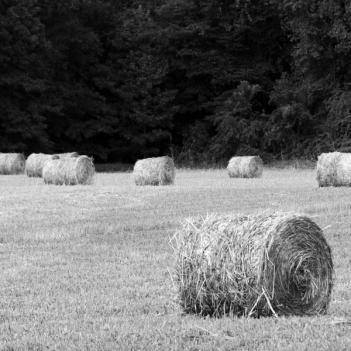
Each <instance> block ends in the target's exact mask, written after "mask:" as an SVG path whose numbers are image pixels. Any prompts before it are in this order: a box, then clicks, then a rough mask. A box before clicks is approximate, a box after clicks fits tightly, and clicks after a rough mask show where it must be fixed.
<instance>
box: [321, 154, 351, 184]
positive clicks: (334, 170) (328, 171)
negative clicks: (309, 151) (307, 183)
mask: <svg viewBox="0 0 351 351" xmlns="http://www.w3.org/2000/svg"><path fill="white" fill-rule="evenodd" d="M316 168H317V182H318V185H319V186H320V187H325V186H351V153H342V152H329V153H322V154H321V155H319V156H318V161H317V167H316Z"/></svg>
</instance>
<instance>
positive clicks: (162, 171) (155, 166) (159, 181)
mask: <svg viewBox="0 0 351 351" xmlns="http://www.w3.org/2000/svg"><path fill="white" fill-rule="evenodd" d="M133 178H134V181H135V184H136V185H169V184H173V183H174V178H175V167H174V162H173V159H172V158H170V157H168V156H162V157H152V158H145V159H143V160H138V161H137V162H136V163H135V165H134V171H133Z"/></svg>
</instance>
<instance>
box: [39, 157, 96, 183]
mask: <svg viewBox="0 0 351 351" xmlns="http://www.w3.org/2000/svg"><path fill="white" fill-rule="evenodd" d="M94 174H95V167H94V164H93V160H92V159H91V158H90V157H88V156H78V157H66V158H59V159H54V160H49V161H48V162H46V164H45V165H44V168H43V179H44V182H45V184H55V185H63V184H65V185H77V184H91V183H92V181H93V177H94Z"/></svg>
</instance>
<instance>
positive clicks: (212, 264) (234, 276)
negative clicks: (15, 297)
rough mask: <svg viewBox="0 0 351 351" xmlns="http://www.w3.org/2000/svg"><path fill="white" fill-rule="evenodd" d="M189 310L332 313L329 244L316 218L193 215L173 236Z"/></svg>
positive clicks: (180, 286) (185, 306) (256, 313)
mask: <svg viewBox="0 0 351 351" xmlns="http://www.w3.org/2000/svg"><path fill="white" fill-rule="evenodd" d="M171 243H172V246H173V248H174V250H175V254H176V259H177V264H176V269H175V281H176V283H177V284H178V289H179V301H180V304H181V306H182V307H183V309H184V311H185V312H187V313H196V314H200V315H210V316H216V317H219V316H223V315H237V316H242V315H245V316H256V317H259V316H270V315H316V314H323V313H326V311H327V308H328V304H329V300H330V294H331V290H332V286H333V262H332V256H331V250H330V248H329V246H328V244H327V242H326V240H325V238H324V236H323V232H322V230H321V229H320V228H319V227H318V226H317V224H315V223H314V222H313V221H312V220H311V219H309V218H307V217H305V216H300V215H294V214H282V213H275V214H270V215H267V214H261V215H252V216H235V215H227V216H225V215H216V214H212V215H208V216H207V217H205V218H203V217H195V218H189V219H187V220H186V221H185V222H184V223H183V226H182V228H181V229H180V230H179V231H178V232H177V233H176V234H175V235H174V237H173V239H172V241H171Z"/></svg>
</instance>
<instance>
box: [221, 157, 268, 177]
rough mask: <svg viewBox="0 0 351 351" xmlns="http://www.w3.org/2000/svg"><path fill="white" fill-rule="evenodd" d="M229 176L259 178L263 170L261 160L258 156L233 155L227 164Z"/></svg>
mask: <svg viewBox="0 0 351 351" xmlns="http://www.w3.org/2000/svg"><path fill="white" fill-rule="evenodd" d="M227 170H228V174H229V177H230V178H259V177H261V176H262V172H263V162H262V160H261V158H260V157H259V156H235V157H232V158H231V159H230V160H229V163H228V166H227Z"/></svg>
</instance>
